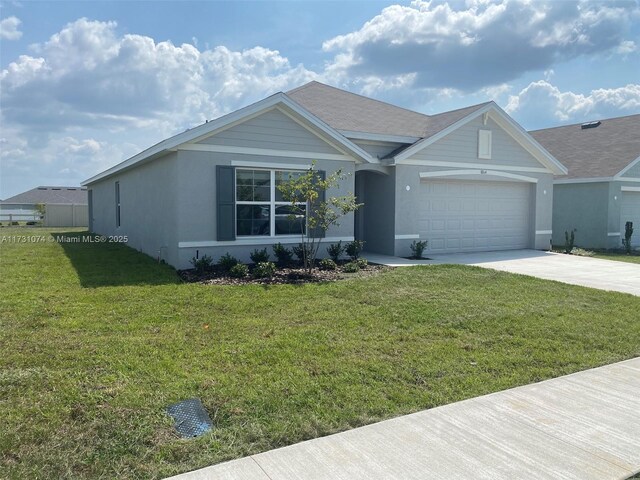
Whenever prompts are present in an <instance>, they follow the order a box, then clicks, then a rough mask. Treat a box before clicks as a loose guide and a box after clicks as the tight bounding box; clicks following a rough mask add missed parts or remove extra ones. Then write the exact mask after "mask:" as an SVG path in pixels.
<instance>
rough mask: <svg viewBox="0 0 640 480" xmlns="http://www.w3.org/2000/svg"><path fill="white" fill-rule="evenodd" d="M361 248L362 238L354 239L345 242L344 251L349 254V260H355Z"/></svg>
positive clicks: (362, 246) (362, 245)
mask: <svg viewBox="0 0 640 480" xmlns="http://www.w3.org/2000/svg"><path fill="white" fill-rule="evenodd" d="M363 248H364V242H363V241H362V240H354V241H353V242H349V243H347V246H346V247H345V249H344V251H345V252H346V253H347V255H349V257H350V258H351V260H357V259H358V257H359V256H360V252H362V249H363Z"/></svg>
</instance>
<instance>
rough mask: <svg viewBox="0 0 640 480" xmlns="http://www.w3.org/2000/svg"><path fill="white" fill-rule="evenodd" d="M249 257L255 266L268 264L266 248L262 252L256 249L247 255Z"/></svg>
mask: <svg viewBox="0 0 640 480" xmlns="http://www.w3.org/2000/svg"><path fill="white" fill-rule="evenodd" d="M249 256H250V257H251V261H252V262H253V263H255V264H258V263H262V262H268V261H269V252H267V249H266V248H263V249H262V250H258V249H257V248H256V249H255V250H254V251H253V252H251V253H250V254H249Z"/></svg>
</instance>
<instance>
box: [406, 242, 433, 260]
mask: <svg viewBox="0 0 640 480" xmlns="http://www.w3.org/2000/svg"><path fill="white" fill-rule="evenodd" d="M427 243H429V242H427V240H418V241H417V242H416V241H415V240H414V241H413V242H412V243H411V245H410V247H411V253H413V256H414V257H415V258H422V254H423V253H424V250H425V249H426V248H427Z"/></svg>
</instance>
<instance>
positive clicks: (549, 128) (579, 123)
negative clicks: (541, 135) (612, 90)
mask: <svg viewBox="0 0 640 480" xmlns="http://www.w3.org/2000/svg"><path fill="white" fill-rule="evenodd" d="M629 117H640V113H630V114H629V115H621V116H619V117H609V118H600V119H596V120H585V121H583V122H576V123H567V124H566V125H558V126H556V127H547V128H538V129H537V130H529V133H531V132H543V131H545V130H555V129H556V128H565V127H577V126H578V125H583V124H585V123H588V122H598V121H600V122H608V121H610V120H619V119H623V118H629Z"/></svg>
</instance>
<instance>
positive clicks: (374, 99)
mask: <svg viewBox="0 0 640 480" xmlns="http://www.w3.org/2000/svg"><path fill="white" fill-rule="evenodd" d="M314 83H316V84H318V85H322V86H323V87H327V88H332V89H334V90H338V91H340V92H344V93H348V94H349V95H354V96H356V97H360V98H364V99H365V100H369V101H371V102H377V103H381V104H382V105H387V106H389V107H393V108H397V109H399V110H404V111H406V112H410V113H413V114H416V115H420V116H423V117H427V118H429V117H431V115H427V114H426V113H421V112H416V111H415V110H411V109H409V108H405V107H400V106H398V105H394V104H393V103H389V102H385V101H382V100H378V99H377V98H372V97H367V96H366V95H362V94H360V93H354V92H351V91H349V90H345V89H344V88H338V87H334V86H333V85H328V84H326V83H322V82H318V81H317V80H311V81H310V82H307V83H305V84H304V85H301V86H299V87H296V88H294V89H293V90H289V91H288V92H285V94H286V95H288V94H290V93H293V92H297V91H299V90H303V89H305V88H307V87H310V86H311V84H314Z"/></svg>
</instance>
